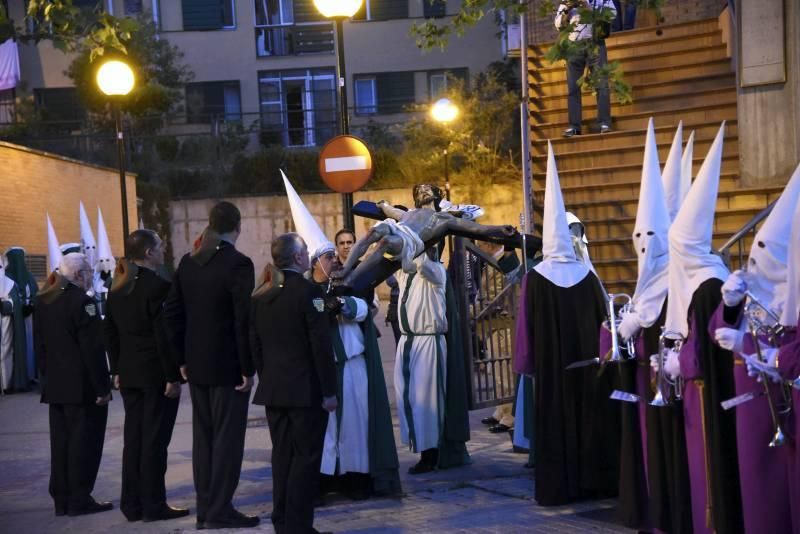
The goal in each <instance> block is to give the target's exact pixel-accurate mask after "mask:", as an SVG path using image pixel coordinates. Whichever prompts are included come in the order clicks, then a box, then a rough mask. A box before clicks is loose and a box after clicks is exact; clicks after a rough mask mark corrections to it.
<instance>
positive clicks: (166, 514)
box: [128, 505, 189, 523]
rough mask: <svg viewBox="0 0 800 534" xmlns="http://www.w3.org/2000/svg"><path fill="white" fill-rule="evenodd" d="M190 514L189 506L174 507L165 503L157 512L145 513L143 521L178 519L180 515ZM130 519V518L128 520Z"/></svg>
mask: <svg viewBox="0 0 800 534" xmlns="http://www.w3.org/2000/svg"><path fill="white" fill-rule="evenodd" d="M187 515H189V509H188V508H173V507H172V506H169V505H164V507H163V508H162V509H161V510H159V511H158V512H156V513H155V514H153V515H150V514H145V516H144V517H143V521H144V522H145V523H150V522H152V521H163V520H167V519H178V518H179V517H186V516H187ZM128 521H130V519H129V520H128Z"/></svg>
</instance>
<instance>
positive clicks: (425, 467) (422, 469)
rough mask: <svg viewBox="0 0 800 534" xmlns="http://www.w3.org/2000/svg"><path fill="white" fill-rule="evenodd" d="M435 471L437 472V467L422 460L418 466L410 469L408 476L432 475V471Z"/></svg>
mask: <svg viewBox="0 0 800 534" xmlns="http://www.w3.org/2000/svg"><path fill="white" fill-rule="evenodd" d="M435 470H436V466H435V465H433V464H430V463H428V462H423V461H422V460H420V461H419V462H417V465H412V466H411V467H409V468H408V474H409V475H421V474H423V473H430V472H431V471H435Z"/></svg>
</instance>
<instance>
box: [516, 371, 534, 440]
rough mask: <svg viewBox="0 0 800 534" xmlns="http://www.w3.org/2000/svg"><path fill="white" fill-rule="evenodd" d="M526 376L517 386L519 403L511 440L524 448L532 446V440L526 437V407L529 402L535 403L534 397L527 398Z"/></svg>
mask: <svg viewBox="0 0 800 534" xmlns="http://www.w3.org/2000/svg"><path fill="white" fill-rule="evenodd" d="M525 380H526V379H525V377H522V379H521V380H520V381H519V388H517V404H516V410H514V423H515V424H514V437H513V438H512V439H511V442H512V443H513V444H514V445H516V446H517V447H521V448H523V449H530V448H531V440H530V439H528V438H527V437H525V407H526V406H527V405H528V403H531V404H533V399H526V398H525Z"/></svg>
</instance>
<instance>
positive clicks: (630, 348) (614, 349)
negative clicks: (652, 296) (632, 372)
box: [603, 293, 636, 363]
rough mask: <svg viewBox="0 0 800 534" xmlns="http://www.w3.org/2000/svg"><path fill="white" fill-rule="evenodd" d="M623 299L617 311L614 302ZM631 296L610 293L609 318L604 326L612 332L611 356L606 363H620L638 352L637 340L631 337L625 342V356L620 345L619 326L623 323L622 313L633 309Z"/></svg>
mask: <svg viewBox="0 0 800 534" xmlns="http://www.w3.org/2000/svg"><path fill="white" fill-rule="evenodd" d="M620 299H622V301H623V302H624V304H623V305H622V306H621V307H620V309H619V312H618V313H617V312H616V311H615V309H614V304H615V303H616V302H617V301H618V300H620ZM632 308H633V305H632V299H631V296H630V295H628V294H626V293H609V294H608V319H607V320H605V321H603V326H604V327H605V328H607V329H608V330H609V331H610V332H611V357H610V358H608V359H607V360H606V363H620V362H622V361H624V360H626V359H631V358H633V357H634V355H635V354H636V340H635V339H634V338H633V337H631V338H629V339H628V341H627V342H626V343H625V347H624V349H625V351H626V352H627V356H623V354H622V352H621V350H620V345H619V332H618V331H617V329H618V328H619V325H620V323H622V314H624V313H628V312H630V311H631V310H632Z"/></svg>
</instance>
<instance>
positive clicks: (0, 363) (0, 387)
mask: <svg viewBox="0 0 800 534" xmlns="http://www.w3.org/2000/svg"><path fill="white" fill-rule="evenodd" d="M12 293H14V294H16V293H17V291H16V287H15V284H14V280H12V279H11V278H9V277H8V276H6V260H5V258H3V257H2V256H0V392H5V391H6V390H8V389H9V387H10V386H11V377H12V375H13V373H14V319H13V316H14V300H12V297H11V294H12Z"/></svg>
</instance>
